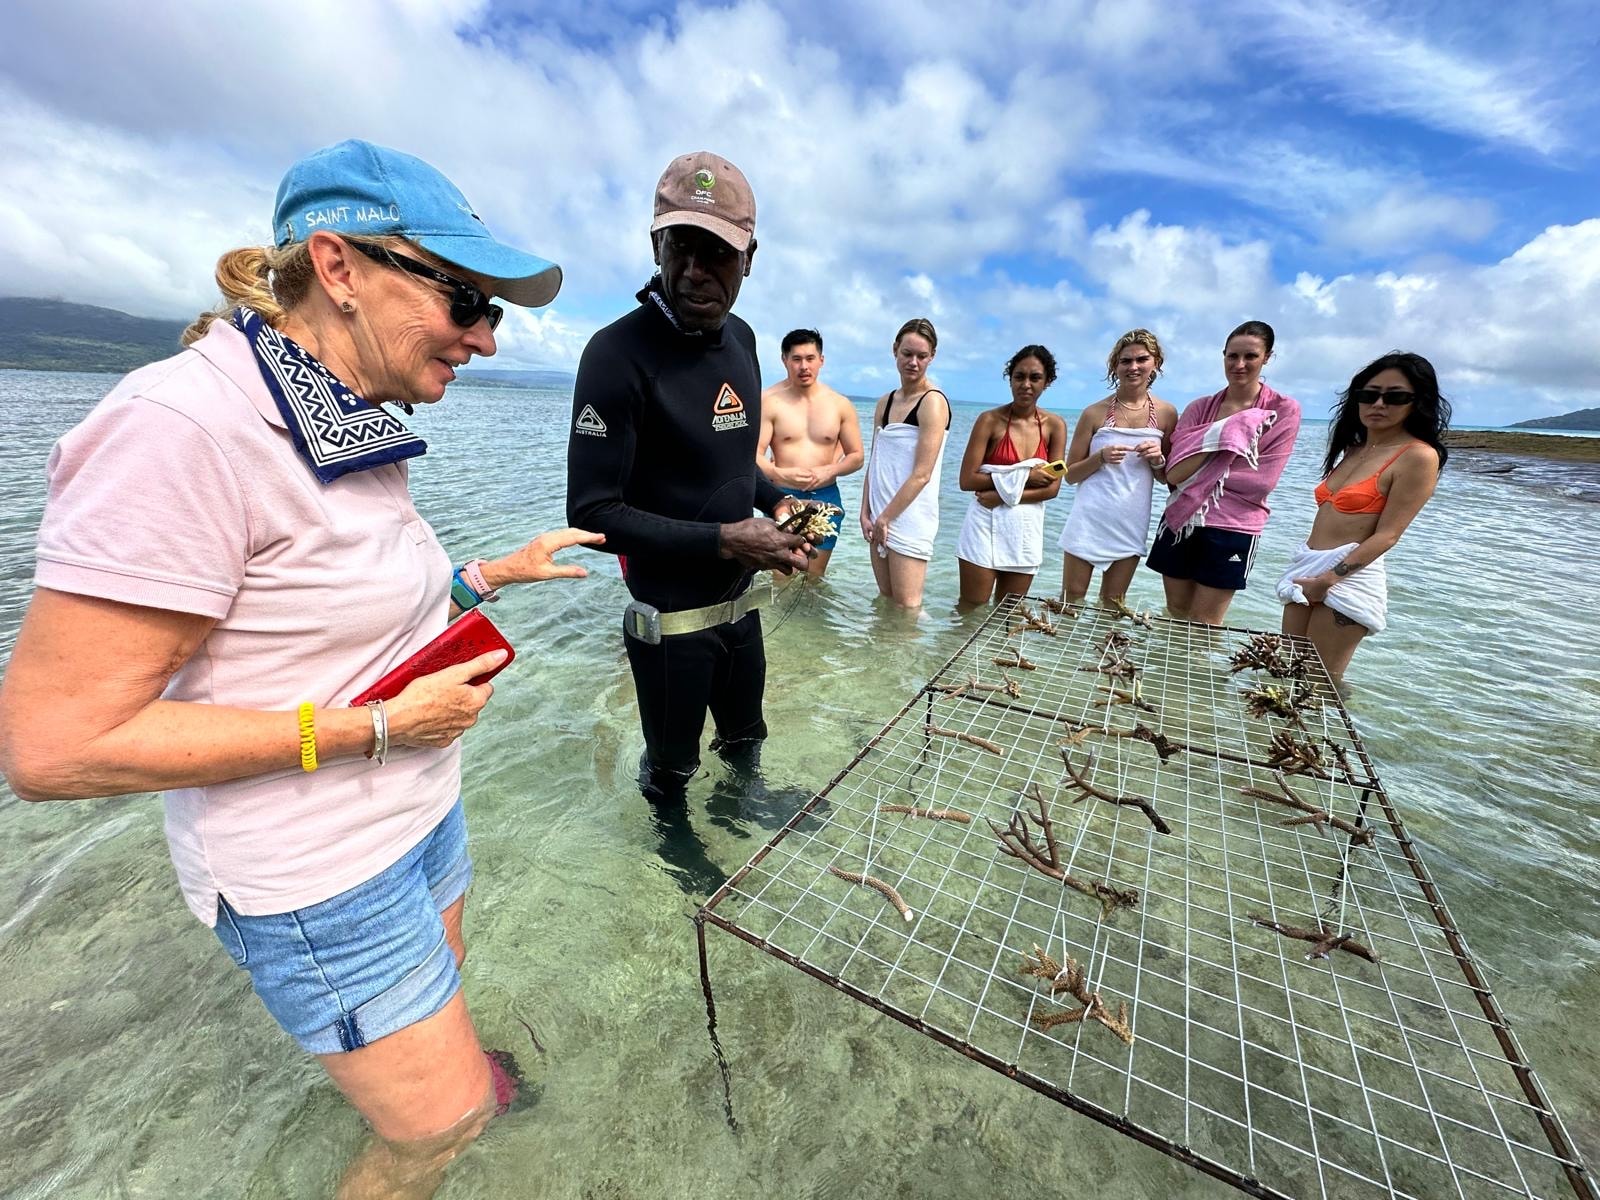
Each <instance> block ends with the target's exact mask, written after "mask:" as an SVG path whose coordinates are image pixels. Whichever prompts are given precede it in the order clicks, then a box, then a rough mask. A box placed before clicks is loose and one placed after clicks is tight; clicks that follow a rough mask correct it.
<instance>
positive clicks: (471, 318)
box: [345, 242, 506, 330]
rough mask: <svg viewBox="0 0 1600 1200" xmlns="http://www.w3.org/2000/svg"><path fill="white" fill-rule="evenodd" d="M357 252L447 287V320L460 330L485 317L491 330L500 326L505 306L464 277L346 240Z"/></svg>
mask: <svg viewBox="0 0 1600 1200" xmlns="http://www.w3.org/2000/svg"><path fill="white" fill-rule="evenodd" d="M345 244H346V245H347V246H351V247H353V248H354V249H356V250H359V251H361V253H362V254H365V255H366V256H367V257H368V258H370V259H371V260H372V261H373V262H376V263H382V264H383V265H384V266H388V267H394V268H396V269H397V270H401V271H409V272H411V274H413V275H420V276H421V277H422V278H423V279H431V280H433V282H434V283H438V284H443V285H444V286H445V287H447V288H449V289H450V319H451V320H452V321H454V322H455V323H456V324H457V325H459V326H461V328H463V329H471V328H472V327H473V326H474V325H476V324H477V323H478V322H479V321H482V320H484V319H485V318H487V319H488V322H489V328H490V329H491V330H495V329H498V328H499V327H500V318H501V317H503V316H505V315H506V313H505V309H503V308H501V307H500V306H499V305H498V304H493V303H491V302H490V300H489V297H488V296H487V295H485V294H484V292H483V290H482V289H481V288H479V287H477V286H475V285H473V284H470V283H468V282H466V280H464V279H457V278H455V277H454V276H453V275H446V274H445V273H444V272H443V271H436V270H434V269H433V268H432V267H430V266H429V265H428V264H427V263H423V262H418V261H417V260H416V259H414V258H408V257H406V256H405V255H404V254H396V253H395V252H394V251H393V250H386V249H384V248H383V247H382V246H370V245H367V244H366V243H364V242H346V243H345Z"/></svg>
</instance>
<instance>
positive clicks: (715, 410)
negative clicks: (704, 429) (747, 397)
mask: <svg viewBox="0 0 1600 1200" xmlns="http://www.w3.org/2000/svg"><path fill="white" fill-rule="evenodd" d="M749 424H750V418H749V417H747V416H746V415H745V411H744V401H743V400H741V399H739V393H738V392H736V391H734V390H733V385H732V384H731V383H725V384H723V385H722V390H721V391H720V392H718V393H717V398H716V401H715V402H714V403H713V404H712V405H711V428H713V429H715V430H716V431H717V432H718V433H721V432H722V431H723V430H726V429H743V428H745V427H746V426H747V425H749Z"/></svg>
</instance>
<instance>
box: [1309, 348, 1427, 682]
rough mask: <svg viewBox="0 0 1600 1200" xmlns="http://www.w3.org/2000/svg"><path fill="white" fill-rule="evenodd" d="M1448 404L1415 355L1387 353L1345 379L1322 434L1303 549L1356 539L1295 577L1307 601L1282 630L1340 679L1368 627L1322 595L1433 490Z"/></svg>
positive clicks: (1369, 556)
mask: <svg viewBox="0 0 1600 1200" xmlns="http://www.w3.org/2000/svg"><path fill="white" fill-rule="evenodd" d="M1449 421H1450V403H1449V401H1448V400H1446V399H1445V398H1444V397H1443V396H1441V395H1440V394H1439V378H1438V376H1437V374H1435V372H1434V369H1433V366H1432V364H1431V363H1429V362H1428V360H1427V359H1425V358H1423V357H1421V356H1420V355H1416V354H1400V353H1396V354H1386V355H1384V356H1383V357H1382V358H1380V359H1378V360H1377V361H1376V362H1373V363H1369V364H1368V365H1367V366H1366V367H1364V368H1363V369H1362V370H1361V371H1360V372H1358V373H1357V374H1356V377H1355V378H1354V379H1352V380H1351V381H1350V387H1349V388H1348V389H1346V391H1345V393H1344V395H1343V397H1341V399H1340V402H1339V408H1338V411H1337V412H1336V413H1335V415H1334V421H1333V425H1332V427H1331V428H1330V429H1329V433H1328V454H1327V458H1326V459H1325V461H1324V462H1323V466H1322V472H1323V479H1322V482H1321V483H1319V484H1317V487H1316V492H1315V493H1314V494H1315V496H1316V501H1317V516H1316V520H1315V521H1314V522H1313V523H1312V526H1311V533H1310V535H1309V536H1308V537H1307V538H1306V546H1307V548H1308V549H1310V550H1334V549H1337V548H1338V547H1340V546H1347V545H1351V544H1352V543H1354V544H1355V549H1353V550H1351V551H1350V552H1349V553H1348V554H1346V555H1345V556H1344V558H1343V559H1342V560H1341V561H1339V562H1337V563H1335V564H1334V565H1333V566H1332V567H1330V568H1329V569H1328V570H1326V571H1324V572H1322V573H1321V574H1318V575H1310V576H1307V577H1305V578H1296V579H1295V581H1294V582H1295V583H1297V584H1299V585H1300V587H1301V588H1303V589H1304V591H1305V596H1306V599H1307V600H1308V601H1309V602H1310V603H1309V604H1290V605H1287V606H1286V607H1285V608H1284V610H1283V630H1284V632H1285V633H1295V634H1303V635H1306V636H1309V637H1310V638H1311V640H1312V641H1313V642H1314V643H1316V646H1317V649H1318V651H1319V652H1320V653H1321V655H1322V660H1323V662H1324V664H1326V666H1327V668H1328V671H1329V673H1330V674H1331V675H1332V676H1333V677H1334V678H1335V679H1336V680H1337V679H1341V678H1342V677H1343V675H1344V671H1345V668H1346V667H1347V666H1348V665H1349V663H1350V659H1351V658H1352V656H1354V654H1355V651H1356V647H1357V646H1358V645H1359V644H1360V642H1361V639H1362V638H1363V637H1365V636H1366V633H1367V630H1366V629H1365V628H1364V627H1363V626H1362V625H1360V624H1358V623H1356V622H1354V621H1351V620H1350V619H1349V618H1348V617H1341V616H1340V615H1339V614H1338V613H1336V612H1335V611H1334V610H1333V609H1331V608H1329V607H1328V606H1327V605H1326V604H1324V603H1322V601H1323V599H1324V598H1325V597H1326V596H1327V594H1328V592H1329V590H1330V589H1332V588H1333V587H1335V586H1336V585H1337V584H1338V583H1339V582H1340V581H1341V580H1343V579H1346V578H1348V577H1349V576H1351V575H1353V574H1355V573H1356V572H1358V571H1360V570H1361V568H1362V567H1365V566H1368V565H1370V564H1371V563H1374V562H1376V561H1377V560H1378V559H1379V558H1381V557H1382V556H1383V555H1384V554H1385V553H1387V552H1388V551H1389V550H1390V549H1391V548H1392V547H1393V546H1394V544H1395V543H1396V542H1398V541H1399V540H1400V535H1401V534H1403V533H1404V532H1405V531H1406V527H1407V526H1409V525H1410V524H1411V522H1412V521H1413V520H1414V519H1415V518H1416V516H1417V514H1418V513H1419V512H1421V511H1422V506H1423V505H1424V504H1426V503H1427V502H1428V498H1429V497H1430V496H1432V495H1433V489H1434V487H1435V486H1436V485H1437V483H1438V480H1439V472H1440V471H1441V470H1442V469H1443V468H1444V462H1445V458H1446V457H1447V456H1448V451H1447V450H1446V449H1445V446H1444V441H1443V433H1444V430H1445V429H1446V428H1447V426H1448V425H1449Z"/></svg>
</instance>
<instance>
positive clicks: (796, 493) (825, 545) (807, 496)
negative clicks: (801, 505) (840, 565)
mask: <svg viewBox="0 0 1600 1200" xmlns="http://www.w3.org/2000/svg"><path fill="white" fill-rule="evenodd" d="M778 490H779V491H780V492H782V493H783V494H784V495H785V496H793V497H794V498H795V499H796V500H815V501H820V502H821V503H823V504H831V505H833V506H834V507H835V508H837V509H839V510H840V511H839V512H837V513H835V514H834V515H833V516H832V517H831V518H829V520H830V521H831V522H832V524H833V536H832V537H830V538H824V539H823V540H822V541H820V542H818V543H817V549H818V550H832V549H833V548H834V547H835V546H837V545H838V544H839V529H840V528H841V527H842V526H843V525H844V497H842V496H841V495H840V494H839V485H838V484H837V483H830V484H829V485H828V486H827V487H820V488H814V489H812V490H811V491H809V492H803V491H801V490H800V489H799V488H786V487H781V488H779V489H778Z"/></svg>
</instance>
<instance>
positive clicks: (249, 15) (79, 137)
mask: <svg viewBox="0 0 1600 1200" xmlns="http://www.w3.org/2000/svg"><path fill="white" fill-rule="evenodd" d="M6 22H7V35H6V37H5V39H4V41H3V45H0V158H3V161H5V163H6V167H5V170H4V172H3V174H0V294H3V295H52V296H60V297H63V298H66V299H70V300H77V301H83V302H86V303H100V304H106V305H109V306H112V307H117V308H121V309H124V310H126V311H129V312H134V313H139V314H144V315H152V316H172V317H185V316H189V315H192V313H193V312H194V311H196V310H197V309H199V308H201V307H203V306H205V305H207V304H208V303H210V301H211V297H212V287H211V284H210V271H211V265H212V263H213V262H214V261H215V258H216V256H217V255H218V254H219V253H220V252H221V251H222V250H224V249H226V248H228V247H230V246H234V245H241V244H246V243H249V242H256V241H261V240H264V239H265V237H266V235H267V222H268V220H269V217H270V211H271V203H272V193H273V190H274V188H275V187H276V184H277V180H278V178H279V177H280V176H281V174H282V172H283V170H284V169H285V167H286V166H287V165H288V164H289V163H290V162H291V161H293V159H295V158H296V157H298V156H299V155H301V154H304V153H306V152H307V151H309V150H312V149H315V148H317V147H319V146H322V145H326V144H328V143H331V142H334V141H337V140H339V139H341V138H344V137H350V136H359V137H367V138H371V139H373V140H376V141H380V142H385V143H387V144H390V145H394V146H398V147H400V148H402V149H405V150H409V151H411V152H412V153H415V154H419V155H421V156H422V157H424V158H427V159H429V160H430V161H432V162H434V163H435V164H436V165H438V166H439V167H440V168H441V169H443V170H444V171H445V172H446V173H447V174H448V175H450V176H451V177H452V178H453V179H454V180H455V181H456V182H457V183H458V184H459V185H460V186H461V187H462V189H463V190H464V191H465V192H466V193H467V195H468V196H469V197H470V198H471V199H472V200H473V202H474V204H475V205H476V207H477V208H478V210H479V212H480V213H481V214H482V215H483V216H484V218H485V220H486V221H487V222H488V223H489V225H490V227H491V228H492V229H494V230H495V231H496V233H497V234H499V235H500V236H501V237H503V238H505V239H507V240H510V241H513V242H520V243H523V244H526V245H527V246H528V247H530V248H532V249H535V250H537V251H539V252H540V253H542V254H545V255H546V256H548V257H552V258H555V259H557V260H558V261H559V262H561V264H562V265H563V267H564V269H565V271H566V285H565V288H564V289H563V291H562V294H561V296H560V297H559V298H558V299H557V301H556V302H555V303H554V304H553V305H552V306H550V307H549V308H546V309H543V310H539V311H537V312H522V311H518V310H513V312H512V314H511V315H510V316H508V318H507V321H506V324H505V325H504V326H502V336H501V347H502V349H501V354H500V355H499V356H498V357H497V358H496V359H495V360H493V361H492V362H490V363H488V364H485V365H489V366H506V367H530V366H546V367H557V368H567V369H570V368H571V367H572V366H573V365H574V364H575V363H576V360H577V356H578V354H579V352H580V351H581V349H582V346H583V344H584V342H585V340H586V339H587V338H588V336H589V335H590V334H591V333H592V332H593V331H594V330H595V329H597V328H598V327H600V326H601V325H603V324H605V323H607V322H608V321H609V320H611V319H613V318H614V317H616V316H617V315H619V314H620V313H621V312H623V311H624V310H625V309H626V308H627V307H628V306H629V305H631V303H632V292H633V291H634V290H635V289H636V288H637V287H638V286H639V284H641V283H642V282H643V281H644V279H645V278H646V277H647V276H648V273H649V269H650V262H649V240H648V235H647V232H646V230H647V227H648V223H649V215H650V213H649V206H650V200H651V190H652V187H653V184H654V181H655V178H656V176H657V175H658V174H659V173H660V170H661V168H662V167H663V166H664V165H665V164H666V162H667V161H668V160H669V159H670V158H671V157H673V156H674V155H676V154H678V153H681V152H683V151H686V150H691V149H700V148H709V149H713V150H716V151H717V152H719V153H721V154H723V155H725V156H727V157H729V158H730V159H732V160H733V161H734V162H736V163H738V164H739V165H740V166H741V167H742V168H743V169H744V170H745V172H746V174H747V175H748V176H749V177H750V179H751V182H752V184H753V186H754V188H755V190H756V196H757V202H758V208H759V217H758V229H757V234H758V238H759V241H760V250H759V252H758V254H757V258H756V262H755V269H754V273H753V274H752V277H751V278H750V280H749V281H748V282H747V284H746V287H745V291H744V294H743V295H742V296H741V298H740V303H739V309H738V311H740V312H741V314H742V315H744V316H745V317H746V319H747V320H749V321H750V322H751V324H752V325H754V326H755V328H756V331H757V334H758V336H759V338H760V340H761V345H762V349H763V356H764V362H763V369H764V371H765V372H766V374H767V376H768V377H769V378H776V377H777V375H778V373H779V372H780V371H781V367H780V365H779V363H778V360H777V339H778V338H779V337H780V336H781V335H782V334H783V332H784V331H785V330H787V329H788V328H790V327H792V326H795V325H815V326H817V327H818V328H820V329H822V330H823V332H824V334H825V335H826V338H827V351H828V356H827V357H828V361H827V367H826V370H825V372H824V378H825V379H827V380H828V381H829V382H831V383H833V384H834V386H836V387H838V388H840V389H841V390H844V391H847V392H851V393H855V394H872V393H875V392H880V391H882V390H885V389H887V388H888V387H889V386H891V385H892V384H893V382H894V379H893V372H892V364H891V359H890V353H889V344H890V341H891V339H892V337H893V334H894V331H895V329H896V328H897V327H898V326H899V325H900V323H901V322H902V321H904V320H905V319H906V318H908V317H912V316H928V317H931V318H932V319H933V321H934V323H935V324H936V325H937V326H938V328H939V331H940V354H939V357H938V359H937V361H936V363H935V366H934V374H935V376H936V378H938V379H939V381H940V382H941V383H942V384H943V385H944V386H945V387H946V388H947V390H948V391H949V392H950V393H951V395H952V396H953V397H954V398H956V399H957V400H969V401H980V400H982V401H987V400H993V401H995V402H998V401H1000V400H1001V399H1003V397H1004V390H1003V384H1002V382H1001V380H1000V369H1001V366H1002V364H1003V363H1004V361H1005V359H1006V358H1007V357H1008V356H1009V355H1010V353H1011V352H1012V351H1013V350H1015V349H1016V348H1017V347H1018V346H1020V345H1022V344H1024V343H1028V342H1043V343H1044V344H1045V345H1047V346H1049V347H1051V348H1052V350H1054V351H1055V353H1056V355H1057V357H1058V359H1059V360H1060V363H1061V379H1060V381H1059V382H1058V383H1057V384H1056V387H1055V389H1054V390H1053V391H1052V392H1051V393H1049V394H1048V396H1047V404H1048V403H1054V405H1055V406H1057V407H1059V408H1063V409H1071V408H1077V407H1079V406H1080V405H1082V404H1084V403H1087V402H1088V401H1090V400H1093V399H1095V398H1097V397H1098V396H1099V395H1100V394H1101V389H1102V387H1103V383H1102V379H1101V376H1102V374H1103V363H1104V359H1105V355H1106V353H1107V351H1108V350H1109V349H1110V346H1111V344H1112V342H1113V341H1114V340H1115V338H1116V337H1117V335H1118V334H1120V333H1121V332H1122V331H1123V330H1125V329H1127V328H1129V327H1131V326H1135V325H1144V326H1147V327H1149V328H1151V329H1153V330H1155V331H1156V332H1157V334H1158V335H1159V336H1160V337H1161V339H1162V341H1163V343H1164V344H1165V346H1166V349H1167V358H1168V366H1167V370H1166V373H1165V377H1164V378H1163V379H1162V380H1161V381H1160V382H1159V383H1158V385H1157V391H1158V392H1159V393H1161V394H1163V395H1165V396H1166V397H1167V398H1168V399H1170V400H1173V401H1174V402H1177V403H1179V404H1181V403H1183V402H1184V401H1186V400H1188V399H1190V398H1192V397H1193V396H1195V395H1198V394H1201V393H1203V392H1208V391H1211V390H1214V389H1215V388H1217V387H1220V386H1221V382H1222V380H1221V366H1220V350H1221V344H1222V340H1223V338H1224V337H1225V335H1226V334H1227V332H1228V330H1229V329H1231V328H1233V327H1234V326H1235V325H1236V324H1238V323H1239V322H1240V321H1243V320H1245V319H1249V318H1257V319H1263V320H1267V321H1269V322H1271V323H1272V324H1273V325H1274V326H1275V327H1276V328H1277V329H1278V332H1279V355H1278V358H1277V360H1276V361H1275V362H1274V363H1273V364H1271V366H1270V367H1269V370H1268V378H1269V379H1271V380H1272V381H1273V382H1274V383H1275V384H1276V385H1277V386H1278V387H1280V389H1282V390H1286V391H1288V392H1290V393H1291V394H1293V395H1296V396H1298V397H1299V398H1300V399H1301V400H1302V401H1303V402H1304V403H1305V404H1306V406H1307V409H1308V411H1309V413H1310V414H1311V415H1321V414H1322V413H1323V412H1324V411H1325V410H1326V407H1327V405H1328V403H1329V401H1330V400H1331V398H1332V396H1333V394H1334V393H1335V392H1336V391H1337V390H1338V389H1339V388H1340V387H1341V386H1342V385H1343V384H1344V383H1346V382H1348V380H1349V377H1350V375H1351V374H1353V373H1354V371H1355V370H1357V369H1358V368H1359V367H1360V366H1361V365H1362V364H1363V363H1365V362H1366V361H1368V360H1369V359H1371V358H1372V357H1374V356H1375V355H1377V354H1380V353H1383V352H1385V351H1387V350H1390V349H1392V348H1403V349H1410V350H1416V351H1418V352H1420V353H1423V354H1426V355H1428V356H1429V357H1430V358H1432V359H1433V360H1434V362H1435V365H1436V366H1437V367H1438V368H1439V371H1440V375H1441V378H1442V379H1443V380H1444V382H1445V385H1446V389H1447V392H1448V393H1449V394H1450V395H1451V396H1452V397H1453V398H1454V399H1455V401H1456V403H1457V410H1458V419H1459V420H1460V421H1462V422H1463V423H1476V424H1499V423H1504V422H1509V421H1515V420H1520V419H1522V418H1524V417H1528V416H1539V415H1548V414H1553V413H1558V412H1563V411H1567V410H1570V409H1575V408H1581V407H1589V406H1594V405H1600V331H1597V323H1600V189H1597V187H1596V184H1597V181H1600V172H1597V169H1596V166H1597V159H1596V153H1595V149H1594V146H1593V137H1592V130H1593V128H1594V126H1595V124H1596V118H1597V117H1600V103H1597V92H1596V86H1595V84H1594V82H1593V80H1594V79H1595V78H1596V77H1597V76H1600V72H1597V70H1596V68H1597V67H1600V52H1597V43H1596V39H1597V34H1596V29H1597V27H1600V22H1596V21H1595V20H1594V16H1593V8H1592V5H1591V4H1589V3H1587V2H1585V3H1577V2H1567V0H1556V2H1554V3H1547V4H1533V5H1518V6H1509V5H1504V4H1498V3H1495V4H1491V3H1484V2H1482V0H1463V2H1459V3H1438V4H1433V3H1407V4H1403V5H1401V4H1379V3H1364V2H1361V0H1350V2H1344V3H1335V2H1333V0H1216V2H1209V3H1199V2H1197V3H1173V4H1165V3H1155V2H1153V0H1117V2H1099V0H1062V2H1059V3H1054V2H1049V0H1037V2H1030V3H1013V4H1007V3H993V4H987V5H974V4H971V3H969V2H967V0H962V2H959V3H943V2H935V3H920V2H919V3H909V2H907V3H901V2H895V3H877V4H874V3H846V2H843V0H819V2H818V3H813V4H807V5H804V6H801V5H784V4H774V3H765V2H760V3H756V2H752V3H738V4H732V5H702V4H682V5H676V6H673V5H659V4H652V5H647V4H637V3H630V2H628V0H620V2H608V0H594V2H585V3H578V2H576V0H546V2H543V3H528V4H485V3H475V2H471V0H404V2H395V3H387V4H379V3H368V2H362V0H351V2H347V3H341V4H339V5H330V4H321V3H305V2H296V0H284V2H279V3H273V4H270V5H268V4H243V5H234V6H229V7H227V8H223V7H220V6H216V5H211V4H200V3H193V4H187V5H185V4H173V3H162V2H160V0H152V2H151V3H147V4H141V5H137V6H130V5H126V4H111V3H105V4H100V3H83V2H81V0H65V2H55V3H48V4H47V3H41V2H36V0H24V4H23V5H22V6H21V10H20V11H17V12H12V13H9V14H8V16H7V18H6Z"/></svg>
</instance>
